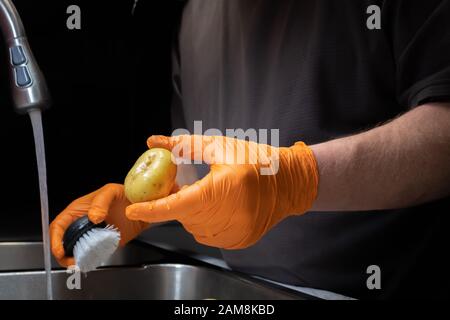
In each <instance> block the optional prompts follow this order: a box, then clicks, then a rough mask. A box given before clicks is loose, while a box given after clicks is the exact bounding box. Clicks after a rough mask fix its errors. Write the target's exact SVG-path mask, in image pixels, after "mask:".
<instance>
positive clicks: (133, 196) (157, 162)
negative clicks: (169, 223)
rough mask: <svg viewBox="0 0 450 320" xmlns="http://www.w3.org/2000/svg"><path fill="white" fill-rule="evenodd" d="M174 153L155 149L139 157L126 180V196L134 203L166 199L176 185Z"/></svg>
mask: <svg viewBox="0 0 450 320" xmlns="http://www.w3.org/2000/svg"><path fill="white" fill-rule="evenodd" d="M171 155H172V153H171V152H170V151H168V150H166V149H161V148H153V149H150V150H147V151H146V152H144V153H143V154H142V156H140V157H139V159H138V160H137V161H136V163H135V164H134V166H133V167H132V168H131V170H130V172H128V175H127V177H126V178H125V196H126V197H127V198H128V200H129V201H130V202H132V203H135V202H144V201H150V200H155V199H159V198H163V197H166V196H168V195H169V194H170V190H171V189H172V187H173V185H174V183H175V176H176V174H177V166H176V165H175V164H174V163H173V162H172V159H171Z"/></svg>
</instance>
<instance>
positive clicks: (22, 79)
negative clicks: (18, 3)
mask: <svg viewBox="0 0 450 320" xmlns="http://www.w3.org/2000/svg"><path fill="white" fill-rule="evenodd" d="M0 30H1V32H2V33H3V39H4V42H5V44H6V48H7V49H8V57H9V61H8V69H9V73H10V82H11V92H12V100H13V103H14V107H15V109H16V111H17V112H19V113H26V112H28V111H30V110H33V109H40V110H42V109H44V108H46V107H48V106H49V105H50V94H49V92H48V88H47V84H46V82H45V78H44V76H43V74H42V72H41V70H40V69H39V66H38V65H37V63H36V60H35V58H34V56H33V53H32V52H31V48H30V45H29V43H28V40H27V37H26V34H25V29H24V27H23V24H22V20H21V19H20V16H19V14H18V13H17V10H16V8H15V6H14V4H13V3H12V1H10V0H0Z"/></svg>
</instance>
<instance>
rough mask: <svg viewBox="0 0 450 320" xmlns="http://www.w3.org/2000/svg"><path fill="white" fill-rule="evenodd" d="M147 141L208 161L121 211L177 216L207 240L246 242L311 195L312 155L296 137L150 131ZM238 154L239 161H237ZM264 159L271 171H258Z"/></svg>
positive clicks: (145, 216) (151, 217)
mask: <svg viewBox="0 0 450 320" xmlns="http://www.w3.org/2000/svg"><path fill="white" fill-rule="evenodd" d="M147 144H148V146H149V148H154V147H159V148H166V149H168V150H171V151H172V154H174V156H175V158H178V157H180V158H182V159H192V160H201V161H203V162H205V163H207V164H209V165H210V172H209V174H208V175H207V176H206V177H204V178H203V179H201V180H199V181H197V182H196V183H194V184H192V185H190V186H187V187H184V188H182V189H181V190H180V191H179V192H177V193H175V194H172V195H170V196H168V197H166V198H162V199H158V200H155V201H151V202H144V203H136V204H133V205H131V206H129V207H127V209H126V215H127V217H128V218H129V219H130V220H140V221H146V222H150V223H152V222H163V221H168V220H178V221H179V222H181V223H182V224H183V226H184V228H185V229H186V230H187V231H188V232H190V233H192V234H193V236H194V237H195V239H196V240H197V241H198V242H200V243H203V244H206V245H209V246H213V247H219V248H225V249H241V248H246V247H248V246H251V245H253V244H254V243H256V242H257V241H258V240H259V239H260V238H261V237H262V236H263V235H264V234H266V233H267V232H268V231H269V230H270V229H271V228H272V227H273V226H275V225H276V224H277V223H278V222H280V221H281V220H283V219H284V218H286V217H288V216H290V215H299V214H302V213H304V212H306V211H307V210H308V209H309V208H310V207H311V206H312V204H313V202H314V200H315V198H316V195H317V186H318V179H319V178H318V169H317V164H316V160H315V157H314V155H313V153H312V151H311V149H310V148H309V147H307V146H306V145H305V144H304V143H302V142H298V143H296V144H295V145H294V146H292V147H290V148H275V147H272V146H268V145H263V144H257V143H254V142H247V141H244V140H237V139H233V138H227V137H221V136H216V137H211V136H189V135H184V136H175V137H171V138H169V137H164V136H152V137H150V138H149V139H148V141H147ZM180 150H181V152H179V151H180ZM177 153H180V154H179V155H178V154H177ZM239 159H240V160H243V161H241V162H240V163H242V162H244V164H239V162H238V163H237V160H239ZM269 163H270V164H271V168H272V169H270V170H272V172H273V174H265V175H263V174H262V172H263V170H267V171H270V170H269V168H268V167H269V165H268V164H269ZM264 173H267V172H264Z"/></svg>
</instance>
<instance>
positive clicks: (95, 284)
mask: <svg viewBox="0 0 450 320" xmlns="http://www.w3.org/2000/svg"><path fill="white" fill-rule="evenodd" d="M52 273H53V290H54V293H53V294H54V298H55V299H107V300H108V299H187V300H191V299H220V300H227V299H306V298H307V296H303V295H299V294H298V293H297V292H294V291H292V292H290V290H289V291H288V290H284V289H281V288H275V287H273V286H269V285H267V284H265V283H263V282H262V281H257V280H254V279H250V278H247V277H243V276H240V275H237V274H235V273H232V272H228V271H224V270H217V269H214V268H208V267H204V266H192V265H184V264H155V265H146V266H142V267H135V268H133V267H131V268H129V267H124V268H105V269H98V270H96V271H93V272H90V273H88V274H87V276H84V275H81V277H80V287H81V288H80V289H72V290H70V289H68V288H67V285H66V282H67V280H68V278H69V277H70V276H71V275H70V274H68V273H66V271H65V270H55V271H53V272H52ZM0 288H1V290H0V299H45V274H44V272H43V271H32V272H26V271H25V272H23V271H22V272H5V273H0Z"/></svg>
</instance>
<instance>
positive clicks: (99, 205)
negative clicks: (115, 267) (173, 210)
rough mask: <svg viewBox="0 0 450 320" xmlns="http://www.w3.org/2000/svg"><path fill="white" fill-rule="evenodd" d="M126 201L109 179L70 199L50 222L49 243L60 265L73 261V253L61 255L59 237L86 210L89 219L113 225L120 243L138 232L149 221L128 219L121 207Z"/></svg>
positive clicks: (69, 263)
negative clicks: (101, 184) (71, 200)
mask: <svg viewBox="0 0 450 320" xmlns="http://www.w3.org/2000/svg"><path fill="white" fill-rule="evenodd" d="M129 204H130V202H129V201H128V200H127V198H126V197H125V194H124V187H123V185H120V184H112V183H111V184H107V185H105V186H103V187H102V188H100V189H98V190H96V191H94V192H92V193H90V194H88V195H85V196H83V197H81V198H78V199H76V200H75V201H73V202H72V203H71V204H70V205H69V206H68V207H67V208H66V209H64V211H62V212H61V213H60V214H59V215H58V216H57V217H56V218H55V220H53V221H52V223H51V224H50V244H51V248H52V252H53V255H54V256H55V258H56V260H57V261H58V263H59V264H60V265H61V266H64V267H67V266H70V265H74V264H75V261H74V259H73V257H65V256H64V247H63V243H62V240H63V237H64V232H65V231H66V229H67V228H68V227H69V226H70V225H71V224H72V222H74V221H75V220H77V219H78V218H80V217H82V216H85V215H86V214H87V215H88V217H89V220H90V221H92V222H93V223H96V224H97V223H101V222H103V221H105V222H106V223H107V224H112V225H114V226H115V227H117V228H118V229H119V231H120V237H121V238H120V245H121V246H123V245H125V244H126V243H127V242H129V241H130V240H132V239H134V238H135V237H136V236H138V235H139V234H140V233H141V232H142V231H143V230H144V229H146V228H147V227H148V226H149V224H148V223H145V222H140V221H130V220H128V219H127V217H126V216H125V208H126V207H127V206H128V205H129Z"/></svg>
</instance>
